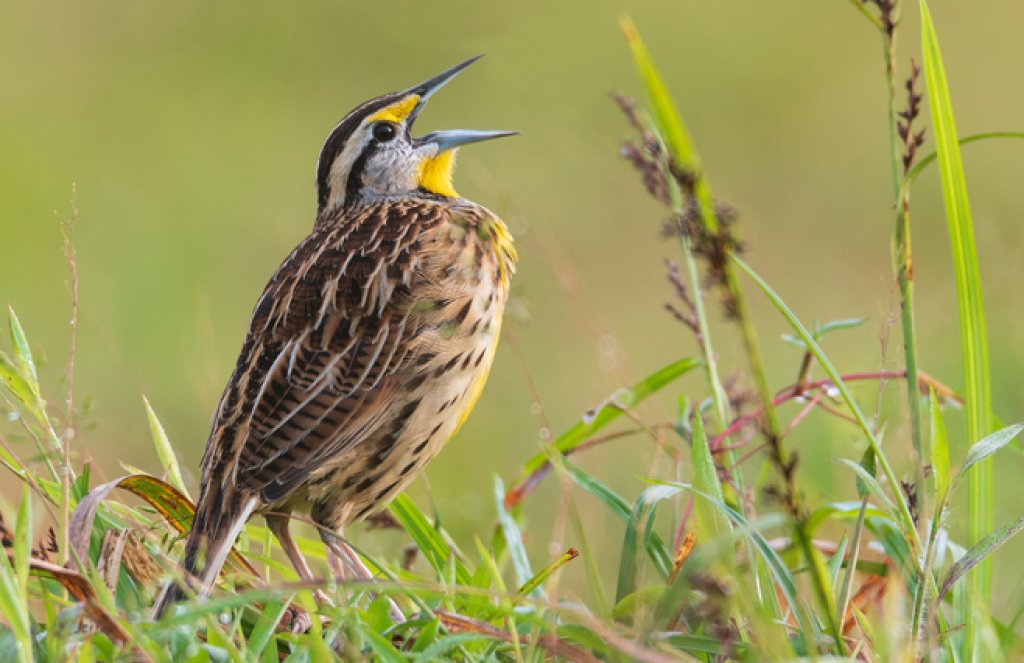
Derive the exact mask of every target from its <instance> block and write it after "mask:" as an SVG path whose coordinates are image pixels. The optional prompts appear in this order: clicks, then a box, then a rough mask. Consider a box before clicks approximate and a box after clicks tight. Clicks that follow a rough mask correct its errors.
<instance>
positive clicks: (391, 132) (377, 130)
mask: <svg viewBox="0 0 1024 663" xmlns="http://www.w3.org/2000/svg"><path fill="white" fill-rule="evenodd" d="M397 135H398V129H396V128H395V125H394V124H392V123H390V122H378V123H377V124H375V125H373V137H374V138H376V139H377V140H378V141H380V142H382V143H386V142H388V141H389V140H391V139H392V138H394V137H395V136H397Z"/></svg>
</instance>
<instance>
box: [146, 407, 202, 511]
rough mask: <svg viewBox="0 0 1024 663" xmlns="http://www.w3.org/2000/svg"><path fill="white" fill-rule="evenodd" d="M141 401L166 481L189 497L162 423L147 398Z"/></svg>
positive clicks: (176, 456)
mask: <svg viewBox="0 0 1024 663" xmlns="http://www.w3.org/2000/svg"><path fill="white" fill-rule="evenodd" d="M142 402H143V403H144V404H145V406H146V421H148V422H149V432H150V434H151V435H152V436H153V446H154V447H156V455H157V457H158V458H159V459H160V464H161V465H163V468H164V472H165V473H166V474H167V481H168V482H169V483H170V484H171V485H172V486H174V487H175V488H177V489H178V490H180V491H181V492H182V494H183V495H185V496H186V497H188V498H189V499H191V496H190V495H189V494H188V489H187V488H185V480H184V479H183V478H182V477H181V467H180V466H179V465H178V455H177V454H176V453H174V447H173V446H172V445H171V441H170V439H168V437H167V431H166V430H164V425H163V424H162V423H160V419H158V418H157V416H156V412H154V411H153V406H152V405H150V404H149V399H148V398H146V397H145V396H143V397H142Z"/></svg>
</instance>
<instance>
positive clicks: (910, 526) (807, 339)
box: [729, 254, 920, 548]
mask: <svg viewBox="0 0 1024 663" xmlns="http://www.w3.org/2000/svg"><path fill="white" fill-rule="evenodd" d="M729 257H730V258H731V259H732V261H733V262H735V263H736V265H737V266H738V267H739V268H740V269H741V270H743V272H744V273H746V275H747V276H749V277H750V279H751V280H752V281H754V283H755V284H757V287H758V288H760V289H761V292H763V293H764V295H765V296H766V297H767V298H768V300H769V301H770V302H771V303H772V305H774V306H775V309H776V310H777V311H778V312H779V313H781V314H782V317H784V318H785V319H786V321H787V322H789V325H790V327H792V328H793V331H795V332H796V333H797V336H799V337H800V338H801V339H802V340H803V342H804V343H805V344H806V345H807V351H808V352H810V353H811V354H812V355H814V358H815V359H816V360H817V361H818V365H819V366H821V369H822V370H823V371H824V372H825V374H826V375H827V376H828V377H829V379H830V380H832V383H833V384H834V385H835V387H836V389H838V390H839V395H840V396H841V397H842V399H843V402H844V403H845V404H846V407H848V408H849V409H850V411H851V412H852V413H853V417H854V419H856V421H857V425H858V426H860V429H861V431H863V433H864V435H865V436H866V437H867V440H868V444H869V445H870V446H871V450H872V451H873V452H874V454H875V461H876V462H877V463H878V465H879V466H880V467H881V469H882V473H883V474H884V475H885V478H886V480H887V481H888V482H889V484H890V485H892V486H898V485H899V481H898V480H897V477H896V473H895V472H893V469H892V465H890V463H889V460H888V459H887V458H886V456H885V454H884V453H883V452H882V446H881V444H880V443H879V442H878V439H877V438H876V437H875V433H874V431H873V430H872V428H871V424H870V423H869V422H868V420H867V417H865V416H864V412H863V410H861V408H860V405H858V404H857V400H856V399H855V398H854V397H853V394H852V393H851V392H850V389H849V387H847V386H846V383H845V382H843V378H842V376H841V375H840V374H839V371H837V370H836V369H835V367H834V366H833V365H832V362H831V361H830V360H829V358H828V356H827V355H826V354H825V353H824V351H822V349H821V347H820V346H819V345H818V343H817V342H816V341H815V340H814V338H812V336H811V334H810V332H808V331H807V328H806V327H805V326H804V325H803V323H802V322H800V319H799V318H797V317H796V314H795V313H793V311H792V309H790V308H789V306H787V305H786V302H785V301H783V299H782V297H780V296H779V294H778V293H777V292H775V290H773V289H772V287H771V286H770V285H768V282H767V281H765V280H764V279H763V278H761V276H760V274H758V273H757V272H755V271H754V270H753V268H751V266H750V265H748V264H747V263H745V262H744V261H743V260H742V259H741V258H740V257H739V256H737V255H736V254H731V255H730V256H729ZM859 469H863V468H859ZM895 494H896V505H897V507H898V509H897V513H898V515H899V521H900V525H901V526H902V529H903V533H904V535H905V536H906V537H907V538H908V539H909V540H910V541H912V542H913V544H914V547H915V548H920V542H919V540H918V535H917V526H916V525H915V523H914V517H913V515H911V513H910V505H909V504H907V499H906V496H905V495H903V493H902V491H899V490H897V491H895Z"/></svg>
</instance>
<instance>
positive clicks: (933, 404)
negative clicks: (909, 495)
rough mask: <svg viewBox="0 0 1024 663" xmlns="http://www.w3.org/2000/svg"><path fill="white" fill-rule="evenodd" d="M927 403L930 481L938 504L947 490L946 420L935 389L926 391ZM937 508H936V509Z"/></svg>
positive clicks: (947, 443) (941, 501)
mask: <svg viewBox="0 0 1024 663" xmlns="http://www.w3.org/2000/svg"><path fill="white" fill-rule="evenodd" d="M928 403H929V409H930V413H931V424H932V425H931V439H930V440H929V442H928V449H929V454H930V456H931V463H932V478H933V479H932V480H933V482H934V485H935V497H936V500H937V502H938V504H942V503H943V501H944V500H945V496H946V491H948V490H949V437H948V436H947V435H946V420H945V419H943V417H942V406H940V405H939V399H938V398H936V396H935V389H932V388H929V389H928ZM936 508H938V507H936Z"/></svg>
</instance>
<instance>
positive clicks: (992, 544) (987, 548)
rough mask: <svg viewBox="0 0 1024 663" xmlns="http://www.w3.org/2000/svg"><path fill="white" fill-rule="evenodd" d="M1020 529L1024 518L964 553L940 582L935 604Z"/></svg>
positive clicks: (1022, 526)
mask: <svg viewBox="0 0 1024 663" xmlns="http://www.w3.org/2000/svg"><path fill="white" fill-rule="evenodd" d="M1021 529H1024V518H1020V519H1019V520H1016V521H1014V522H1012V523H1010V524H1009V525H1006V526H1004V527H1000V528H999V529H997V530H996V531H994V532H992V533H991V534H989V535H988V536H986V537H984V538H983V539H982V540H981V541H979V542H978V543H976V544H974V545H973V546H971V548H970V549H969V550H968V551H967V552H966V553H964V556H963V557H961V558H960V559H958V560H957V561H956V562H955V563H954V564H953V566H952V567H950V569H949V572H948V573H947V574H946V578H945V579H944V580H943V581H942V587H941V588H940V589H939V596H938V598H937V599H936V601H935V602H936V603H939V602H941V601H942V599H943V598H944V597H945V596H946V593H947V592H948V591H949V590H950V589H951V588H952V587H953V585H954V584H956V582H957V581H958V580H960V578H962V577H963V576H964V574H966V573H967V572H968V571H970V570H971V569H973V568H974V567H976V566H977V565H978V564H980V563H981V562H982V561H984V560H985V559H987V558H988V556H989V555H991V554H992V553H993V552H995V551H996V549H998V548H999V547H1000V546H1002V545H1003V544H1004V543H1006V542H1007V541H1009V540H1010V538H1011V537H1013V535H1015V534H1017V532H1019V531H1021Z"/></svg>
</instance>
